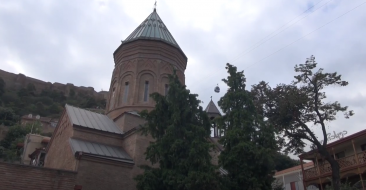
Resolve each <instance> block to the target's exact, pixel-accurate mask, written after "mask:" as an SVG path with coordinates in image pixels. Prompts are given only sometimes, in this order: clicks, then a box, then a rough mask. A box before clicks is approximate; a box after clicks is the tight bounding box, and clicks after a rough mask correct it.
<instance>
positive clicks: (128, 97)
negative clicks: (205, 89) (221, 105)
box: [106, 9, 187, 119]
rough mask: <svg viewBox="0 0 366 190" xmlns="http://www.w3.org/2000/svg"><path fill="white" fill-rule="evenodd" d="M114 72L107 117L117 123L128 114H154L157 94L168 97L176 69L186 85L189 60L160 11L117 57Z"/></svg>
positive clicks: (142, 26)
mask: <svg viewBox="0 0 366 190" xmlns="http://www.w3.org/2000/svg"><path fill="white" fill-rule="evenodd" d="M113 57H114V64H115V68H114V70H113V74H112V79H111V84H110V88H109V98H108V100H107V106H106V113H107V115H108V116H109V117H110V118H111V119H115V118H116V117H118V116H120V115H121V114H122V113H124V112H129V111H142V110H145V109H146V110H152V109H153V108H154V106H155V103H154V101H153V100H152V99H151V98H150V97H149V95H150V94H151V93H153V92H158V93H161V94H165V93H166V92H167V89H168V84H169V81H168V75H169V74H173V69H175V70H176V73H177V75H178V77H179V79H180V81H181V82H182V83H183V84H184V82H185V76H184V71H185V69H186V67H187V57H186V55H185V54H184V52H183V51H182V50H181V48H180V47H179V45H178V43H177V42H176V41H175V39H174V38H173V36H172V35H171V33H170V32H169V30H168V28H167V27H166V26H165V24H164V22H163V21H162V20H161V18H160V17H159V15H158V13H157V12H156V9H154V11H153V12H152V13H151V14H150V15H149V16H148V17H147V18H146V19H145V20H144V21H143V22H142V23H141V24H140V25H139V26H138V27H137V28H136V29H135V30H134V31H133V32H132V33H131V34H130V35H129V36H128V37H127V38H126V39H125V40H124V41H122V44H121V45H120V46H119V47H118V48H117V49H116V51H115V52H114V53H113Z"/></svg>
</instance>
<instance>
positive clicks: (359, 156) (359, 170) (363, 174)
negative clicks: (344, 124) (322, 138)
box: [299, 130, 366, 189]
mask: <svg viewBox="0 0 366 190" xmlns="http://www.w3.org/2000/svg"><path fill="white" fill-rule="evenodd" d="M343 133H347V132H346V131H343ZM333 134H334V135H332V134H330V133H329V134H328V140H329V139H330V141H332V140H336V138H340V139H339V140H336V141H333V142H330V143H329V144H328V145H327V147H326V148H327V151H328V153H329V154H331V155H332V156H333V158H334V159H335V160H336V161H337V162H338V164H339V167H340V178H341V182H342V183H345V182H347V183H350V184H352V185H355V184H361V185H362V188H364V187H366V130H363V131H360V132H358V133H355V134H352V135H349V136H347V137H343V135H342V136H340V135H339V134H341V133H336V132H333ZM299 157H300V160H301V161H302V162H301V163H303V161H312V162H313V163H314V167H312V168H305V167H302V178H303V179H302V180H303V183H304V188H306V187H309V186H311V185H314V186H316V187H318V188H319V189H323V187H325V186H326V185H330V184H331V178H332V168H331V166H330V164H329V163H328V161H326V160H325V159H324V158H323V157H322V156H321V155H320V154H319V152H318V150H317V149H314V150H311V151H309V152H306V153H304V154H302V155H300V156H299ZM364 189H366V188H364Z"/></svg>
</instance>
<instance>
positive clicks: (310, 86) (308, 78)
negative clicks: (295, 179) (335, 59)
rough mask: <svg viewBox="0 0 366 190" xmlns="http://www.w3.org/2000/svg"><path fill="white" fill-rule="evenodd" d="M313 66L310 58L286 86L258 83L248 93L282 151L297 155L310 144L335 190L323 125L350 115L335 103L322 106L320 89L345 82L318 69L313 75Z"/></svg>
mask: <svg viewBox="0 0 366 190" xmlns="http://www.w3.org/2000/svg"><path fill="white" fill-rule="evenodd" d="M316 65H317V63H316V62H315V57H314V56H311V57H310V58H309V59H307V61H306V62H305V64H300V65H296V66H295V72H298V73H299V75H296V76H295V80H294V81H292V82H291V83H290V84H289V85H287V84H280V85H277V87H275V88H273V89H272V88H271V87H270V86H269V85H268V84H267V83H266V82H264V81H262V82H260V83H259V84H257V85H254V86H253V88H252V93H253V95H254V96H255V100H256V106H257V109H258V111H259V112H261V114H263V115H264V116H265V117H266V118H267V119H268V122H270V123H271V124H272V125H274V126H275V127H276V129H277V130H278V131H279V135H281V136H280V137H281V138H282V140H281V141H280V142H281V145H282V146H283V147H285V151H286V152H294V153H296V154H298V153H301V152H303V149H304V147H305V146H306V144H307V142H310V143H311V144H312V145H313V146H314V147H315V148H316V149H317V151H318V152H319V153H320V155H321V156H322V157H323V158H324V159H325V160H326V161H328V162H329V163H330V165H331V168H332V181H333V187H334V189H335V190H339V188H340V186H339V185H340V175H339V164H338V162H337V161H336V160H335V159H334V157H333V156H332V154H330V153H329V152H328V150H327V149H326V146H327V143H328V138H327V130H326V126H325V123H326V122H330V121H333V120H335V119H336V114H337V113H338V112H343V113H344V115H345V117H346V118H349V117H350V116H352V115H353V112H352V111H347V109H348V108H347V106H341V104H340V103H339V102H330V103H326V102H325V100H326V95H325V91H324V89H325V88H326V87H328V86H346V85H348V82H346V81H342V80H341V75H338V74H337V73H336V72H335V73H324V72H323V69H322V68H320V69H318V70H317V71H316V70H315V68H316ZM312 126H314V127H320V128H321V130H322V135H321V136H322V137H323V142H321V141H320V140H319V139H318V138H317V136H316V134H315V133H314V131H313V130H312ZM285 139H288V140H287V141H286V140H285Z"/></svg>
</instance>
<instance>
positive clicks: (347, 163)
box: [303, 151, 366, 181]
mask: <svg viewBox="0 0 366 190" xmlns="http://www.w3.org/2000/svg"><path fill="white" fill-rule="evenodd" d="M337 162H338V164H339V167H340V172H341V173H342V172H347V171H348V170H353V169H355V168H359V167H365V166H366V151H362V152H359V153H357V154H356V155H351V156H347V157H344V158H340V159H338V160H337ZM331 175H332V168H331V166H330V164H329V163H328V162H327V161H322V162H318V165H315V167H313V168H309V169H306V170H304V173H303V178H304V181H309V180H312V179H318V178H321V177H327V176H331Z"/></svg>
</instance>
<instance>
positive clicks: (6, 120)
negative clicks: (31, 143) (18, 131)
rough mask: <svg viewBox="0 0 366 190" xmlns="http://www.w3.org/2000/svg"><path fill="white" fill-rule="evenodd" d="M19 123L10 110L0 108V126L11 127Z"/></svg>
mask: <svg viewBox="0 0 366 190" xmlns="http://www.w3.org/2000/svg"><path fill="white" fill-rule="evenodd" d="M18 121H19V117H18V116H17V115H16V114H15V113H14V111H13V110H12V109H11V108H6V107H1V106H0V125H5V126H12V125H15V124H16V123H17V122H18Z"/></svg>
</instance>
